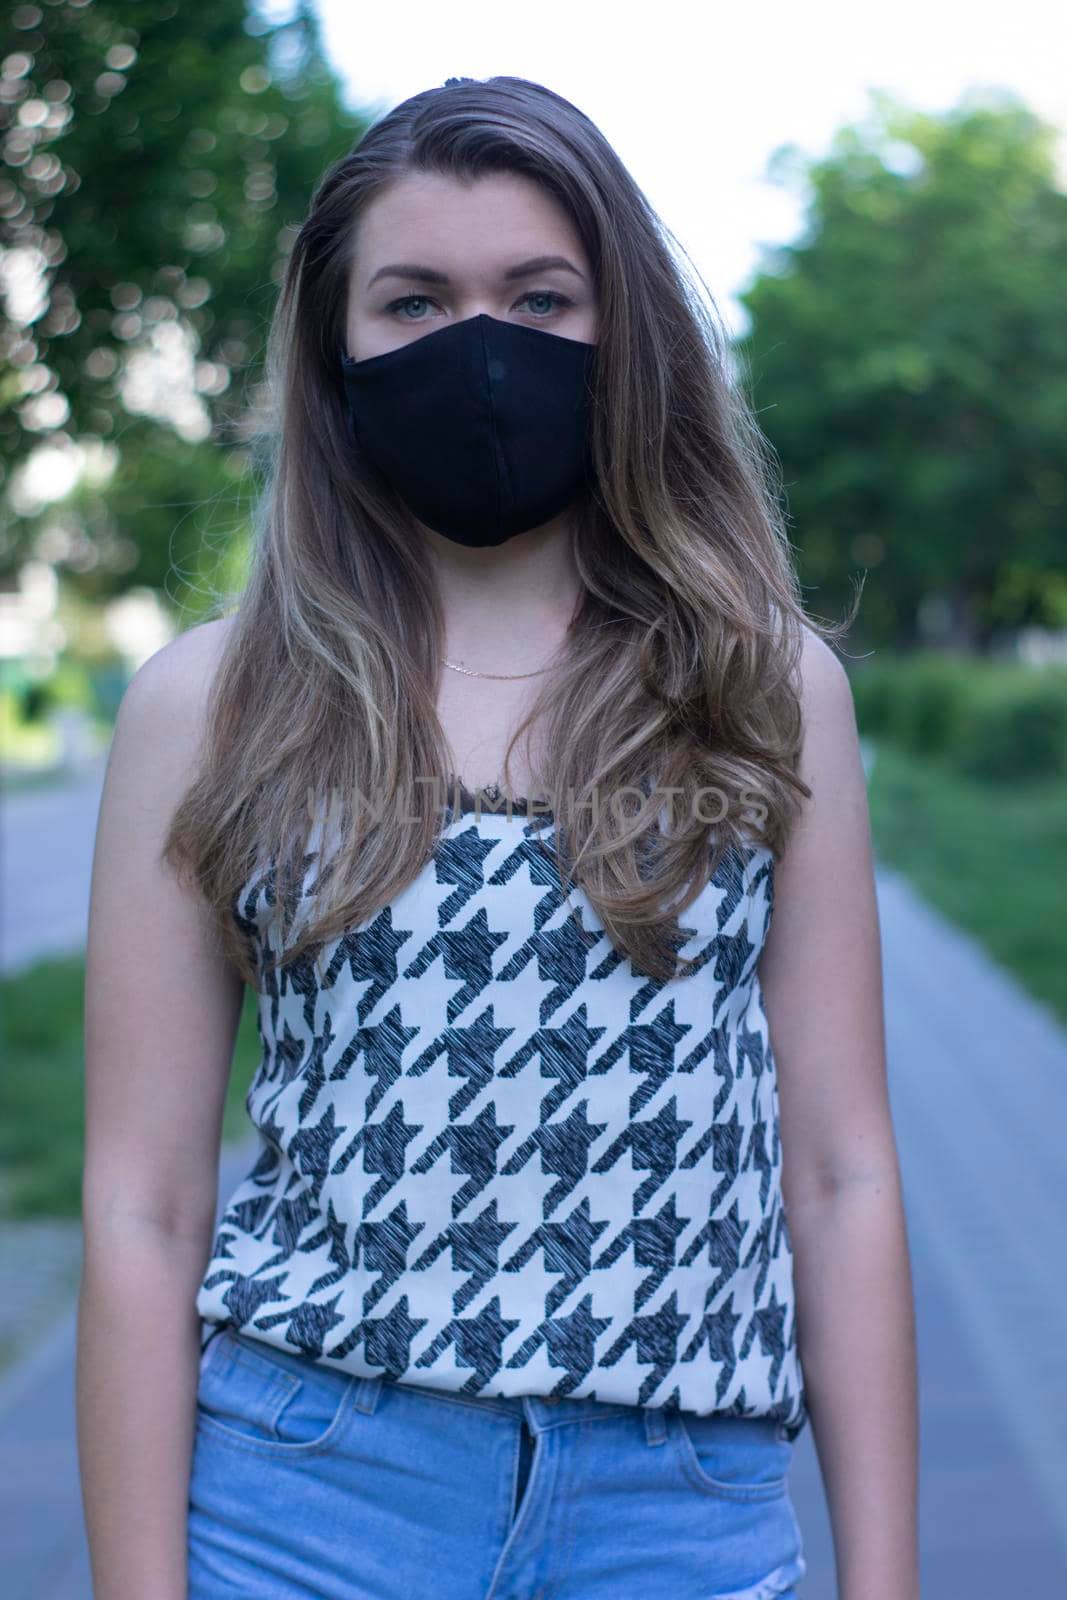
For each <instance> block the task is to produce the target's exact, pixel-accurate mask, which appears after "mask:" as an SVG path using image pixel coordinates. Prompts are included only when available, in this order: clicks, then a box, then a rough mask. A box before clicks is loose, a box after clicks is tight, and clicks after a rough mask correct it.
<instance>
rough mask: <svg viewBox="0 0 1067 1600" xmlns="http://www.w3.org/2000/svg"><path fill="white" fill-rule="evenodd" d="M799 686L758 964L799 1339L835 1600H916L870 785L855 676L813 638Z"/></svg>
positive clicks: (899, 1247) (903, 1242)
mask: <svg viewBox="0 0 1067 1600" xmlns="http://www.w3.org/2000/svg"><path fill="white" fill-rule="evenodd" d="M803 679H804V684H803V693H802V700H803V709H804V721H805V741H804V753H803V758H802V764H801V776H802V777H803V778H804V780H805V782H806V783H808V784H809V785H810V787H811V789H812V790H813V798H812V799H811V800H810V801H808V802H806V805H805V814H804V818H803V820H802V822H801V823H800V824H799V826H798V829H797V831H796V833H795V834H794V836H793V838H792V839H791V840H790V843H789V846H788V849H787V851H786V852H785V854H784V856H783V859H782V860H781V861H780V862H779V864H778V868H777V871H776V874H775V880H776V892H775V906H774V915H773V917H772V921H771V928H770V931H769V933H768V936H767V942H766V945H765V948H764V951H763V955H762V957H761V960H760V982H761V986H762V988H763V993H764V1000H765V1004H766V1010H767V1018H768V1023H769V1025H770V1029H771V1038H772V1044H773V1048H774V1054H775V1059H776V1062H777V1065H778V1092H779V1109H780V1113H781V1127H782V1153H783V1173H782V1185H783V1198H784V1201H785V1206H786V1216H787V1220H788V1226H789V1232H790V1237H791V1239H792V1242H793V1253H794V1267H795V1289H796V1297H797V1333H798V1342H799V1347H800V1358H801V1365H802V1367H803V1370H804V1377H805V1386H806V1388H807V1391H808V1405H809V1411H810V1415H811V1424H812V1433H813V1435H814V1439H815V1444H816V1449H817V1452H818V1457H819V1463H820V1466H821V1469H822V1474H823V1480H824V1483H825V1486H826V1494H827V1503H828V1507H829V1511H830V1520H831V1525H832V1530H833V1538H834V1549H835V1554H836V1561H837V1577H838V1593H839V1596H840V1600H918V1595H919V1576H918V1536H917V1521H918V1508H917V1498H918V1490H917V1477H918V1461H917V1457H918V1417H917V1409H918V1403H917V1372H916V1353H915V1335H914V1311H913V1303H912V1285H911V1269H910V1262H909V1258H908V1247H907V1237H906V1219H905V1215H904V1209H903V1204H902V1197H901V1187H900V1172H899V1165H898V1160H897V1152H896V1143H895V1138H894V1133H893V1127H892V1122H891V1116H890V1107H889V1098H888V1089H887V1083H886V1062H885V1032H884V1012H883V996H882V964H881V938H880V931H879V925H878V909H877V901H876V898H875V885H874V870H873V857H872V851H871V842H870V823H869V812H868V806H867V791H866V784H865V781H864V776H863V767H862V762H861V759H860V752H859V741H858V737H857V732H856V724H855V714H854V709H853V702H852V694H851V689H850V686H849V682H848V677H847V675H846V673H845V671H844V668H843V667H842V666H841V664H840V662H839V661H838V660H837V658H836V657H835V656H834V655H833V653H832V652H831V651H830V649H829V648H828V647H827V646H826V645H824V644H823V643H822V641H821V640H819V639H818V638H817V637H816V636H815V635H812V634H809V635H808V636H807V639H806V644H805V652H804V662H803Z"/></svg>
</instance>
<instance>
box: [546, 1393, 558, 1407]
mask: <svg viewBox="0 0 1067 1600" xmlns="http://www.w3.org/2000/svg"><path fill="white" fill-rule="evenodd" d="M545 1405H546V1406H558V1405H559V1395H558V1394H546V1395H545Z"/></svg>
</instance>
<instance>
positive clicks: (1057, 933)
mask: <svg viewBox="0 0 1067 1600" xmlns="http://www.w3.org/2000/svg"><path fill="white" fill-rule="evenodd" d="M868 794H869V799H870V807H871V829H872V833H873V838H874V846H875V851H876V853H877V854H878V856H879V857H880V858H881V859H882V860H884V861H885V862H887V863H888V864H889V865H890V866H893V867H896V868H897V869H898V870H899V871H901V872H902V873H903V874H904V876H905V877H907V878H908V880H909V881H910V882H911V883H912V884H914V886H915V888H916V889H917V890H918V891H919V893H920V894H922V895H923V897H924V898H925V899H926V900H928V901H929V902H930V904H931V905H933V906H936V907H937V909H938V910H939V911H941V912H942V913H943V914H944V915H945V916H946V917H948V918H949V919H950V921H952V922H954V923H956V924H957V925H958V926H959V927H961V928H963V929H965V930H966V931H967V932H968V933H970V934H972V935H973V936H974V938H975V939H977V940H978V942H979V943H980V944H981V945H983V946H984V948H985V949H986V950H987V951H988V953H989V954H990V955H991V956H992V957H993V959H994V960H996V961H998V962H999V963H1000V964H1001V965H1002V966H1003V967H1005V968H1006V969H1007V970H1008V971H1010V972H1012V973H1014V975H1015V976H1016V977H1017V978H1018V980H1019V982H1020V983H1021V984H1022V986H1023V987H1024V988H1026V989H1028V990H1029V992H1030V993H1031V994H1033V995H1035V996H1037V998H1038V999H1040V1000H1044V1001H1045V1002H1046V1003H1047V1004H1048V1005H1049V1006H1050V1007H1051V1008H1052V1010H1053V1011H1054V1012H1055V1013H1056V1015H1057V1016H1058V1017H1059V1019H1060V1020H1061V1022H1063V1023H1065V1024H1067V919H1065V918H1064V916H1063V884H1064V882H1065V881H1067V782H1065V781H1064V779H1063V778H1062V777H1059V778H1047V779H1040V780H1038V779H1032V780H1030V781H1028V782H1025V783H1023V782H1019V781H1015V782H1011V783H1001V784H994V783H985V782H979V781H977V780H970V779H965V778H961V777H958V776H956V775H955V774H953V773H952V772H950V771H948V770H947V769H946V768H945V767H943V766H941V765H939V764H938V763H937V762H936V761H933V760H924V761H919V760H918V759H917V758H916V757H915V756H912V755H908V754H905V753H904V752H902V751H901V750H900V749H899V748H898V747H897V746H895V745H893V744H890V743H889V742H888V741H884V740H883V741H879V742H878V745H877V755H876V759H875V762H874V768H873V771H872V773H871V777H870V783H869V789H868Z"/></svg>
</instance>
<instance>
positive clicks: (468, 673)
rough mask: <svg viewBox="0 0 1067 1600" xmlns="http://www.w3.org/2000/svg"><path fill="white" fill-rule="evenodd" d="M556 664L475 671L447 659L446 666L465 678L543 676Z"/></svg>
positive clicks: (579, 600) (572, 619)
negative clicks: (531, 669)
mask: <svg viewBox="0 0 1067 1600" xmlns="http://www.w3.org/2000/svg"><path fill="white" fill-rule="evenodd" d="M581 599H582V597H581V595H580V594H579V596H578V599H577V600H576V601H575V603H574V610H573V611H572V612H571V616H570V622H568V624H567V627H568V628H570V626H571V623H573V621H574V618H575V614H576V613H577V610H578V607H579V605H580V604H581ZM442 659H444V658H442ZM554 664H555V663H552V662H550V663H549V665H548V666H547V667H538V669H537V671H536V672H475V671H474V670H473V669H472V668H471V667H459V666H457V665H456V663H455V662H454V661H448V660H445V666H446V667H451V668H452V671H453V672H462V674H463V676H464V677H465V678H512V679H514V678H541V677H543V676H544V674H545V673H546V672H551V671H552V667H553V666H554Z"/></svg>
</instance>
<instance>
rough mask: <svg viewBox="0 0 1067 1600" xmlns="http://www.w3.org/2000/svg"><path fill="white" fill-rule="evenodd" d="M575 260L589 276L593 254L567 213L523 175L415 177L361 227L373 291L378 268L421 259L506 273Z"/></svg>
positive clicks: (363, 270) (369, 211)
mask: <svg viewBox="0 0 1067 1600" xmlns="http://www.w3.org/2000/svg"><path fill="white" fill-rule="evenodd" d="M550 250H554V251H557V252H558V253H560V254H563V255H567V256H569V258H570V259H571V260H572V261H573V262H574V264H575V266H577V267H579V268H580V269H581V270H582V271H585V270H586V269H587V265H588V263H587V261H586V259H585V253H584V251H583V249H582V246H581V242H580V240H579V237H578V234H577V231H576V230H575V228H574V225H573V223H572V222H571V219H570V217H569V216H568V214H567V212H566V210H565V209H564V207H563V206H562V205H561V204H560V202H559V201H558V200H557V199H556V198H555V196H554V195H552V194H550V193H549V192H548V190H547V189H545V188H543V187H542V185H540V184H538V183H536V182H534V181H533V179H530V178H526V177H524V176H523V175H522V174H521V173H511V172H493V173H486V174H484V175H483V176H481V177H478V178H473V179H467V180H462V179H458V178H451V177H446V176H444V175H442V174H439V173H421V172H420V173H407V174H405V175H404V176H403V177H402V178H398V179H396V180H395V181H394V182H393V183H391V184H389V185H388V187H387V188H385V189H383V190H382V191H381V193H380V194H378V195H376V196H375V198H374V199H373V200H372V201H371V202H370V203H369V205H368V206H367V207H366V209H365V210H364V212H363V214H362V216H361V217H360V219H359V222H358V224H357V227H356V229H355V234H354V238H353V268H354V271H355V273H356V279H357V282H358V284H359V286H360V287H365V285H366V284H367V282H368V280H369V279H370V277H371V276H372V275H373V274H374V273H375V272H376V271H377V269H378V267H380V266H382V265H384V264H385V263H386V262H388V261H395V260H399V259H401V258H402V257H403V258H404V259H408V258H409V257H414V258H415V259H418V260H419V261H425V263H426V264H427V265H428V266H440V267H442V268H444V269H445V270H449V271H451V270H454V271H456V272H459V271H462V270H463V269H464V267H467V268H469V267H470V266H474V265H476V266H478V268H479V270H487V271H492V270H494V269H499V271H500V272H503V271H505V270H506V269H507V268H508V267H509V266H511V265H513V264H514V263H515V262H516V261H518V260H520V259H522V258H523V257H525V256H533V255H538V254H545V253H548V252H549V251H550Z"/></svg>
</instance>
